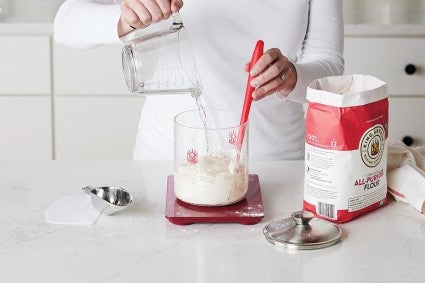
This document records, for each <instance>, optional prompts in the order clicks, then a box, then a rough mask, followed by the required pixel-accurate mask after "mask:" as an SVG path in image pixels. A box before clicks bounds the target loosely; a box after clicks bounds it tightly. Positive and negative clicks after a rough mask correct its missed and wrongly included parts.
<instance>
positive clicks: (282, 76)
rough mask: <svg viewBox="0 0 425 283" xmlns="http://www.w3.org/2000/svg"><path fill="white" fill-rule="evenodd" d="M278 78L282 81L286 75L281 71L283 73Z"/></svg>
mask: <svg viewBox="0 0 425 283" xmlns="http://www.w3.org/2000/svg"><path fill="white" fill-rule="evenodd" d="M280 79H281V80H282V81H284V80H285V79H286V77H285V73H283V74H282V75H281V76H280Z"/></svg>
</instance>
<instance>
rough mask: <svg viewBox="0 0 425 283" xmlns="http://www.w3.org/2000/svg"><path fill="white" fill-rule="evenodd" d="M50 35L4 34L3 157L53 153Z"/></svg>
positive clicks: (0, 43) (0, 46)
mask: <svg viewBox="0 0 425 283" xmlns="http://www.w3.org/2000/svg"><path fill="white" fill-rule="evenodd" d="M50 57H51V55H50V37H49V36H37V37H29V36H0V135H1V138H0V159H3V160H4V159H9V160H22V159H37V160H48V159H52V156H53V147H52V144H53V140H52V111H51V110H52V108H51V96H50V95H51V61H50Z"/></svg>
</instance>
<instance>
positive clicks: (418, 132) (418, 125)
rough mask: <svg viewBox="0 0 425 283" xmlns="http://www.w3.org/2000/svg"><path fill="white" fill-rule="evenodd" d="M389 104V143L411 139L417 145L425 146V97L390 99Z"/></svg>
mask: <svg viewBox="0 0 425 283" xmlns="http://www.w3.org/2000/svg"><path fill="white" fill-rule="evenodd" d="M424 92H425V90H424ZM389 102H390V110H389V113H390V117H389V118H390V122H389V129H388V133H389V142H395V141H400V140H402V139H403V138H405V137H411V138H412V139H413V141H414V143H415V145H425V96H424V97H410V98H405V97H390V98H389Z"/></svg>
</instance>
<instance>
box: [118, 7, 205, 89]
mask: <svg viewBox="0 0 425 283" xmlns="http://www.w3.org/2000/svg"><path fill="white" fill-rule="evenodd" d="M122 65H123V71H124V77H125V81H126V83H127V86H128V88H129V90H130V91H131V92H133V93H139V94H181V93H187V94H191V95H192V96H194V97H198V96H199V95H200V93H201V91H202V87H201V80H200V78H199V74H198V71H197V69H196V64H195V60H194V57H193V54H192V48H191V45H190V41H189V37H188V34H187V31H186V30H185V28H184V26H183V22H182V20H181V18H180V15H179V14H178V13H175V14H173V23H172V25H171V27H169V28H167V29H165V30H162V31H158V32H155V33H152V34H148V35H144V36H141V37H136V38H134V39H133V40H131V41H129V42H128V43H126V44H125V45H124V47H123V49H122Z"/></svg>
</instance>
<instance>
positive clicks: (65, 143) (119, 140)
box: [55, 96, 143, 160]
mask: <svg viewBox="0 0 425 283" xmlns="http://www.w3.org/2000/svg"><path fill="white" fill-rule="evenodd" d="M142 106H143V98H142V97H137V96H132V97H128V96H127V97H111V96H105V97H81V96H75V97H72V96H59V97H56V98H55V141H56V146H55V147H56V159H58V160H62V159H85V160H98V159H109V160H113V159H131V158H132V149H133V145H134V141H135V137H136V132H137V125H138V120H139V116H140V111H141V109H142Z"/></svg>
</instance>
